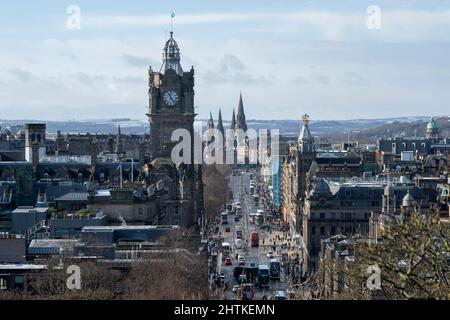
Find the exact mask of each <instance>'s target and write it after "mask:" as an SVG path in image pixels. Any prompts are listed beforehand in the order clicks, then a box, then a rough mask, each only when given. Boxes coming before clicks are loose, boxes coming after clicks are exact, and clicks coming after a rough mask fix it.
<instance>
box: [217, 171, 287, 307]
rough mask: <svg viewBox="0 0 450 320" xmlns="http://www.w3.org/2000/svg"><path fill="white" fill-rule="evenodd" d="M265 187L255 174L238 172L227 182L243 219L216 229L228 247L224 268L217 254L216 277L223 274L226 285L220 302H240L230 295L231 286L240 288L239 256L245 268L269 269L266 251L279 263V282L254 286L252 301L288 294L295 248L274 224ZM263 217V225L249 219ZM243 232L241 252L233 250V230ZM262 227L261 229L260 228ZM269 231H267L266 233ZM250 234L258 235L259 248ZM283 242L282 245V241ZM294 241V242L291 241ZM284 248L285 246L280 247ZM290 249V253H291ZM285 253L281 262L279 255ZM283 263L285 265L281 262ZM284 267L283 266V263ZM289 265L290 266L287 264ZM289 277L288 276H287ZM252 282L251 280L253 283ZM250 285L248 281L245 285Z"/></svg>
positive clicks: (231, 216) (234, 236)
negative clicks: (258, 197)
mask: <svg viewBox="0 0 450 320" xmlns="http://www.w3.org/2000/svg"><path fill="white" fill-rule="evenodd" d="M252 180H253V188H251V181H252ZM264 187H265V186H264V183H262V180H261V179H259V177H258V176H257V174H256V171H252V170H250V171H249V172H239V174H236V175H232V176H231V179H230V188H231V190H232V192H233V198H234V199H233V200H232V201H230V203H233V204H237V203H238V202H239V203H240V206H241V208H242V217H241V218H240V219H239V221H235V217H236V216H238V215H237V214H235V213H234V214H229V215H228V217H227V222H228V223H226V224H224V223H221V224H220V228H219V236H221V237H222V239H223V242H228V243H229V244H230V254H229V257H230V258H231V263H232V264H231V265H226V264H225V262H224V260H225V259H222V253H221V252H220V253H219V256H218V259H217V274H218V275H221V274H223V276H224V277H223V278H224V279H223V281H224V283H225V284H226V285H225V286H224V287H223V288H224V289H223V296H222V297H223V298H225V299H227V300H234V299H240V297H239V296H238V294H237V293H236V292H233V287H234V286H239V284H240V283H239V281H238V280H237V279H235V277H234V270H235V268H236V267H237V266H238V265H239V262H238V256H243V257H244V259H245V267H253V268H258V266H259V265H267V266H270V259H269V258H268V256H267V253H268V252H269V251H272V252H273V255H274V257H273V258H275V259H277V260H278V261H279V262H281V265H282V267H281V272H280V279H279V280H275V279H271V280H270V281H269V286H262V287H258V286H255V285H253V290H254V297H253V299H255V300H262V299H274V298H275V296H276V293H277V292H279V291H282V292H283V293H284V294H285V293H286V290H287V287H288V285H287V283H289V282H291V280H290V279H289V277H288V276H286V272H288V271H287V270H290V267H289V265H290V261H291V258H293V257H294V255H295V253H294V251H295V250H294V246H292V248H291V247H290V246H288V244H287V241H286V239H288V238H287V233H283V232H282V231H281V230H280V226H279V225H277V224H276V223H275V220H274V219H273V217H272V212H271V211H270V199H269V198H270V197H268V196H267V195H266V194H267V193H265V192H264V190H263V188H264ZM254 194H257V195H261V197H260V199H259V201H255V200H254ZM258 210H259V212H260V213H263V217H264V221H260V222H259V223H256V221H254V219H251V216H253V215H254V214H256V213H257V212H258ZM237 226H241V227H238V228H242V241H243V245H242V247H241V248H237V246H236V239H237V237H236V230H237ZM261 226H264V228H261ZM269 227H270V231H268V230H267V229H268V228H269ZM252 232H257V233H258V235H259V245H258V246H257V247H256V246H251V239H250V235H251V233H252ZM283 240H285V241H283ZM292 241H293V240H292ZM283 244H284V245H283ZM291 249H292V250H291ZM283 253H284V259H283V257H282V254H283ZM283 260H284V261H283ZM282 261H283V262H284V263H283V262H282ZM288 261H289V263H288ZM288 274H289V272H288ZM254 280H255V279H253V283H254V282H255V281H254ZM248 282H250V281H248Z"/></svg>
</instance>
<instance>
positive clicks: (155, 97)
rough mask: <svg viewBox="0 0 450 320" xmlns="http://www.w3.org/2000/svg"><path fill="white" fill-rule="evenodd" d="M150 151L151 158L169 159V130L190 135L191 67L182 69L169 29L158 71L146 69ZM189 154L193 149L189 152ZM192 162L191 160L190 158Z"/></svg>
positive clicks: (192, 74) (192, 81) (192, 82)
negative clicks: (182, 130)
mask: <svg viewBox="0 0 450 320" xmlns="http://www.w3.org/2000/svg"><path fill="white" fill-rule="evenodd" d="M148 94H149V108H148V109H149V111H148V114H147V116H148V118H149V122H150V151H151V154H152V159H155V158H170V155H171V152H172V148H173V146H175V145H176V144H177V143H178V142H172V141H171V136H172V132H173V131H174V130H176V129H186V130H187V131H188V132H190V134H191V148H193V140H194V139H193V137H194V118H195V116H196V114H195V113H194V68H193V67H191V70H190V71H188V72H184V71H183V68H182V67H181V63H180V49H179V47H178V44H177V42H176V41H175V39H174V38H173V32H170V38H169V40H167V42H166V45H165V47H164V50H163V64H162V66H161V69H160V70H159V72H155V71H153V70H152V68H151V67H150V69H149V92H148ZM191 154H192V157H193V152H191ZM191 160H192V162H191V163H193V159H191Z"/></svg>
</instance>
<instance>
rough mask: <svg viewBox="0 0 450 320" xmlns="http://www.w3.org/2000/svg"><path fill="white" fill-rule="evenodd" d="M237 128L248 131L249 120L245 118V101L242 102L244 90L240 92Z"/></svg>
mask: <svg viewBox="0 0 450 320" xmlns="http://www.w3.org/2000/svg"><path fill="white" fill-rule="evenodd" d="M236 126H237V129H242V130H244V131H247V121H246V120H245V112H244V103H243V102H242V92H241V93H240V94H239V105H238V113H237V119H236Z"/></svg>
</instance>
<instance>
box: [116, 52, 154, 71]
mask: <svg viewBox="0 0 450 320" xmlns="http://www.w3.org/2000/svg"><path fill="white" fill-rule="evenodd" d="M123 59H124V60H125V62H126V64H128V65H130V66H133V67H136V68H148V67H149V66H150V65H153V64H155V63H154V61H153V60H152V59H149V58H146V57H138V56H134V55H131V54H124V55H123Z"/></svg>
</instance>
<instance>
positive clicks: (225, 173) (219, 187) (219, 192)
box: [203, 165, 231, 219]
mask: <svg viewBox="0 0 450 320" xmlns="http://www.w3.org/2000/svg"><path fill="white" fill-rule="evenodd" d="M230 174H231V169H230V167H229V166H228V165H208V166H206V165H205V166H204V168H203V183H204V185H205V187H204V203H205V213H206V217H207V219H213V218H215V217H216V216H217V215H218V214H219V213H220V211H221V209H222V207H223V205H224V204H225V203H226V202H227V201H228V195H229V192H230V186H229V176H230Z"/></svg>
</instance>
